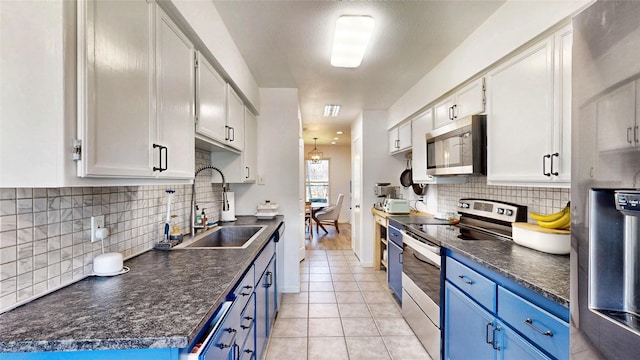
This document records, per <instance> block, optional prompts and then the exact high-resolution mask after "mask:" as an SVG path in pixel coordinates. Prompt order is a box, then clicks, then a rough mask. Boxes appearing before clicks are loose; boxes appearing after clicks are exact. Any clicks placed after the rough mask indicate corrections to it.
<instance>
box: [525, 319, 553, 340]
mask: <svg viewBox="0 0 640 360" xmlns="http://www.w3.org/2000/svg"><path fill="white" fill-rule="evenodd" d="M524 323H525V324H527V325H529V327H531V328H532V329H533V330H535V331H537V332H539V333H540V334H542V335H544V336H549V337H551V336H553V333H552V332H551V330H547V331H542V330H540V329H538V328H537V327H536V326H535V325H533V320H531V318H527V319H526V320H525V321H524Z"/></svg>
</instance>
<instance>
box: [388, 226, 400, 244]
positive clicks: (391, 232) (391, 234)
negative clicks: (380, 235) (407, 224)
mask: <svg viewBox="0 0 640 360" xmlns="http://www.w3.org/2000/svg"><path fill="white" fill-rule="evenodd" d="M387 236H388V238H389V240H391V241H393V242H394V243H395V244H396V245H398V246H399V247H400V248H402V233H401V232H400V230H398V229H396V228H394V227H393V226H389V229H388V231H387Z"/></svg>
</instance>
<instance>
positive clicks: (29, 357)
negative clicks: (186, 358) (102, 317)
mask: <svg viewBox="0 0 640 360" xmlns="http://www.w3.org/2000/svg"><path fill="white" fill-rule="evenodd" d="M0 358H2V360H130V359H136V360H178V349H129V350H102V351H56V352H31V353H3V354H0Z"/></svg>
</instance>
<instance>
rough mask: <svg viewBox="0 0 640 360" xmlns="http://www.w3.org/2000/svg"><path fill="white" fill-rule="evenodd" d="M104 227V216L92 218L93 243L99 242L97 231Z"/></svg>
mask: <svg viewBox="0 0 640 360" xmlns="http://www.w3.org/2000/svg"><path fill="white" fill-rule="evenodd" d="M103 227H104V215H98V216H92V217H91V242H96V241H98V238H97V237H96V230H98V228H103Z"/></svg>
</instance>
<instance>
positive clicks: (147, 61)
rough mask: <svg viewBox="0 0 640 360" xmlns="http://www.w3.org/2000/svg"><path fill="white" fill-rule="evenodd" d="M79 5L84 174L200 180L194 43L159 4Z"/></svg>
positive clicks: (80, 170)
mask: <svg viewBox="0 0 640 360" xmlns="http://www.w3.org/2000/svg"><path fill="white" fill-rule="evenodd" d="M78 7H79V12H78V13H79V21H80V22H81V23H82V24H83V25H84V26H80V27H79V31H80V32H81V33H80V36H79V37H78V39H79V57H78V58H79V64H78V66H79V79H78V84H79V90H78V109H79V111H78V136H79V138H80V140H81V141H82V145H83V148H82V158H81V160H80V161H79V162H78V175H79V176H82V177H114V178H166V179H185V180H188V179H192V178H193V176H194V174H193V171H194V170H193V168H194V161H195V160H194V150H193V147H194V140H193V131H194V125H193V122H194V101H195V99H194V47H193V45H192V44H191V42H190V41H189V40H188V39H187V38H186V37H185V36H184V35H183V34H182V32H180V30H179V29H178V28H177V26H176V25H175V24H174V23H173V22H172V21H171V20H170V19H169V18H168V16H167V15H166V14H165V13H164V12H163V11H162V10H161V9H159V8H156V5H155V3H153V2H146V1H131V2H113V1H87V2H79V3H78ZM156 14H157V18H156Z"/></svg>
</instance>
